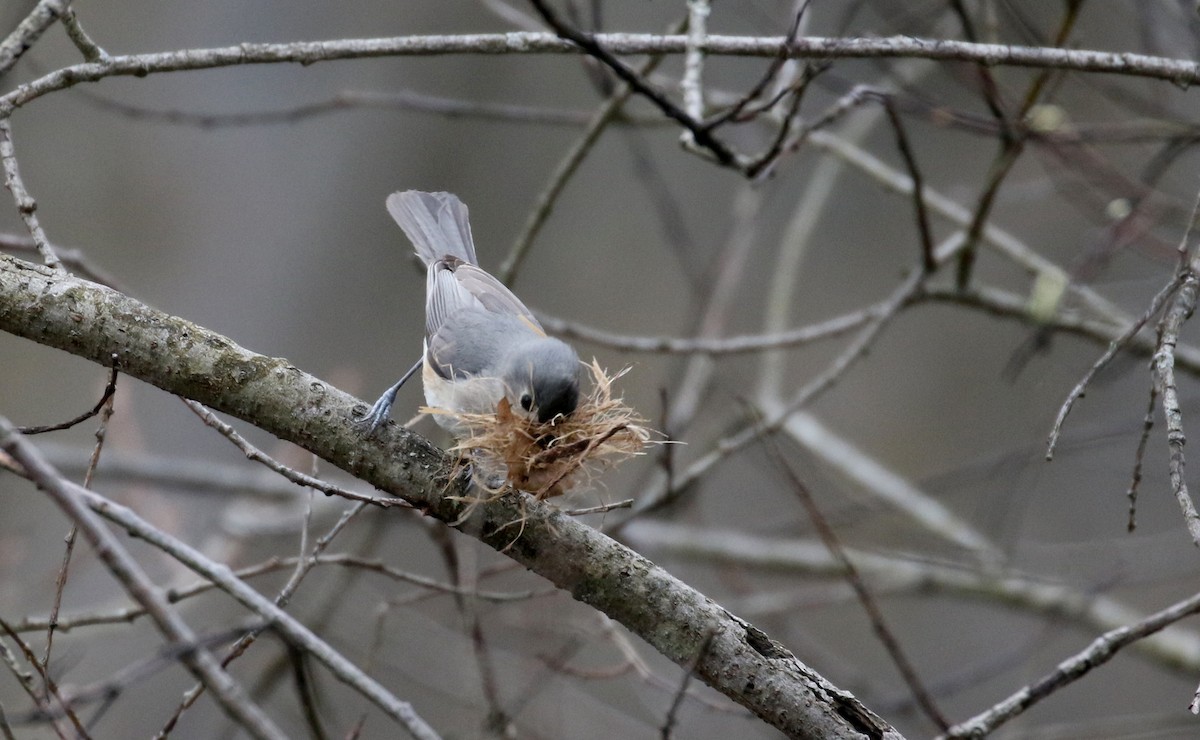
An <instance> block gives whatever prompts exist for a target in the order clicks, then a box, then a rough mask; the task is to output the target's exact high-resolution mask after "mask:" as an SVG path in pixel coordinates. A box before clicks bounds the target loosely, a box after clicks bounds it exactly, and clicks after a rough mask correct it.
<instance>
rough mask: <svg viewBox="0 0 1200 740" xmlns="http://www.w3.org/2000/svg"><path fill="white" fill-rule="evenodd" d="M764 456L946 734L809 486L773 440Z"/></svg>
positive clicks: (910, 687) (922, 704)
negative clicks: (784, 478) (781, 476)
mask: <svg viewBox="0 0 1200 740" xmlns="http://www.w3.org/2000/svg"><path fill="white" fill-rule="evenodd" d="M767 452H768V453H769V454H770V456H771V458H772V459H773V460H774V462H775V467H776V468H777V469H778V470H780V471H782V472H783V474H784V475H785V476H787V479H788V483H789V484H790V486H791V489H792V491H793V492H794V493H795V494H796V497H797V498H799V499H800V503H801V505H803V506H804V510H805V512H807V514H808V518H809V521H811V522H812V523H813V526H814V527H815V528H816V530H817V534H818V535H819V536H820V538H821V542H822V543H823V544H824V545H825V547H826V548H828V550H829V554H830V555H832V556H833V559H834V560H836V561H837V562H838V563H839V564H841V566H842V569H843V573H844V575H845V578H846V582H847V583H848V584H850V588H852V589H853V590H854V595H855V596H856V597H857V598H858V601H859V603H860V604H861V605H862V608H863V612H864V613H865V614H866V616H867V619H868V621H870V623H871V628H872V629H873V630H874V632H875V635H876V637H878V638H879V642H880V643H882V644H883V647H884V649H885V650H887V653H888V656H889V657H890V658H891V659H892V663H893V664H894V665H895V666H896V670H898V671H900V677H901V678H903V679H904V683H905V684H906V685H907V686H908V690H909V691H910V692H912V695H913V698H914V699H916V702H917V705H918V706H920V707H921V710H922V711H924V712H925V715H926V716H927V717H929V719H930V720H932V721H933V723H934V724H935V725H936V726H937V728H938V729H939V730H945V729H946V728H947V727H949V726H950V723H949V722H947V721H946V718H945V716H944V715H943V714H942V711H941V710H940V709H938V706H937V704H935V703H934V701H933V696H932V695H931V694H930V693H929V690H928V689H927V688H925V684H924V682H923V681H921V677H920V675H918V674H917V669H916V667H915V666H914V665H913V664H912V661H911V660H909V658H908V654H907V653H905V651H904V648H903V647H901V646H900V641H899V640H898V639H896V635H895V633H893V632H892V629H891V627H889V626H888V623H887V619H886V618H885V617H884V616H883V610H882V609H880V608H879V602H877V601H876V600H875V597H874V596H873V595H872V594H871V591H870V589H868V588H867V584H866V583H864V582H863V579H862V576H861V575H859V572H858V569H857V568H855V567H854V561H853V560H851V559H850V557H849V556H848V555H846V550H845V548H843V547H842V543H841V542H840V541H839V540H838V536H837V533H836V532H834V531H833V527H831V526H829V522H828V521H827V520H826V519H825V515H824V514H823V513H822V512H821V508H820V507H819V506H817V501H816V499H814V498H813V495H812V492H811V491H809V490H808V486H807V485H806V484H805V483H804V481H803V480H801V479H800V476H799V475H797V474H796V471H795V470H792V466H791V465H790V464H789V463H788V461H787V458H786V457H785V456H784V455H783V452H782V451H781V450H780V449H779V446H778V445H777V444H775V443H774V440H770V441H769V443H768V444H767Z"/></svg>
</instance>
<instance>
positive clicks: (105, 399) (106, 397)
mask: <svg viewBox="0 0 1200 740" xmlns="http://www.w3.org/2000/svg"><path fill="white" fill-rule="evenodd" d="M120 371H121V369H120V365H119V362H118V358H117V355H115V354H114V355H113V357H112V370H111V372H110V373H109V375H108V384H107V385H105V386H104V392H103V393H101V394H100V400H99V401H97V402H96V405H95V406H93V407H92V408H91V410H89V411H85V412H83V413H82V414H80V415H79V416H76V417H75V418H74V419H70V420H68V421H64V422H61V423H59V424H50V425H47V426H35V427H17V431H18V432H20V433H21V434H24V435H26V436H31V435H34V434H45V433H46V432H60V431H62V430H63V429H70V428H71V427H73V426H75V425H76V424H80V423H82V422H85V421H87V420H88V419H90V418H92V417H93V416H95V415H96V414H98V413H100V412H101V411H102V410H104V409H109V411H110V412H111V409H112V405H111V404H110V403H109V401H111V400H112V397H113V394H114V393H116V392H117V375H118V374H119V373H120Z"/></svg>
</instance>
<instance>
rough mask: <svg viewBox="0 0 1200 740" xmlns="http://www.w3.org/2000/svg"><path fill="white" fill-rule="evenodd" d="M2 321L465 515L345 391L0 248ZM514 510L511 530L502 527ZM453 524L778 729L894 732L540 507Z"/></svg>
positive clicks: (414, 454)
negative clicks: (368, 428)
mask: <svg viewBox="0 0 1200 740" xmlns="http://www.w3.org/2000/svg"><path fill="white" fill-rule="evenodd" d="M0 330H4V331H7V332H10V333H12V334H16V335H18V336H22V337H25V338H27V339H31V340H33V341H36V342H38V343H40V344H44V345H46V346H50V347H57V348H58V349H62V350H65V351H68V352H71V353H72V354H75V355H79V356H80V357H85V358H87V359H90V360H92V361H94V362H98V363H102V364H105V365H106V366H107V364H108V363H110V362H111V356H112V355H113V353H116V354H118V355H119V357H120V363H121V368H122V371H123V372H124V373H125V374H127V375H130V376H132V377H135V378H139V379H141V380H143V381H145V382H147V383H150V384H152V385H155V386H158V387H159V388H161V389H163V390H165V391H168V392H170V393H176V394H179V395H182V396H185V397H188V398H192V399H194V400H196V401H199V402H201V403H203V404H205V405H207V406H209V407H211V408H213V409H216V410H218V411H221V412H224V413H227V414H230V415H232V416H236V417H238V418H240V419H243V420H246V421H248V422H250V423H252V424H255V425H256V426H258V427H260V428H262V429H264V430H266V431H269V432H271V433H272V434H274V435H276V436H277V437H279V438H281V439H284V440H287V441H290V442H294V443H295V444H298V445H300V446H302V447H304V448H305V449H307V450H309V451H311V452H313V453H314V454H316V455H318V456H320V457H322V458H324V459H325V460H328V461H329V462H331V463H333V464H334V465H337V466H338V467H340V468H342V469H343V470H346V471H348V472H350V473H352V474H353V475H356V476H358V477H359V478H362V479H363V480H365V481H368V482H370V483H372V484H374V485H375V486H377V487H379V488H380V489H382V490H384V491H387V492H389V493H391V494H394V495H397V496H401V497H403V498H405V499H407V500H408V501H409V502H411V503H412V504H413V505H414V506H417V507H419V508H421V509H422V510H424V511H426V512H427V513H428V514H430V515H431V516H434V517H436V518H438V519H440V520H442V521H445V522H457V521H458V520H459V519H460V517H461V515H462V514H463V507H464V506H465V504H464V502H463V501H462V500H461V499H458V498H457V497H460V496H462V495H463V494H465V493H467V491H466V490H465V488H464V482H463V481H461V480H459V479H455V478H453V477H452V472H451V471H452V465H451V461H450V460H449V459H448V458H447V456H446V455H445V453H443V452H442V451H441V450H440V449H438V448H436V447H434V446H433V445H431V444H430V443H429V442H427V441H426V440H425V439H423V438H421V437H419V436H417V435H415V434H412V433H411V432H408V431H407V430H404V429H402V428H400V427H398V426H396V425H388V426H386V427H384V428H382V429H380V430H379V433H378V434H376V435H375V437H373V438H370V439H368V438H366V437H364V435H362V434H361V432H360V431H359V430H358V429H357V427H356V426H355V425H354V423H353V418H352V414H353V412H354V411H355V410H358V411H359V412H361V411H362V410H363V409H364V406H363V404H362V403H361V402H360V401H358V400H357V399H355V398H353V397H352V396H350V395H348V394H346V393H343V392H342V391H339V390H338V389H336V388H333V387H331V386H329V385H328V384H326V383H324V382H322V381H321V380H319V379H317V378H315V377H313V376H311V375H308V374H307V373H304V372H303V371H301V370H300V369H298V368H296V367H294V366H292V365H291V364H289V363H288V361H287V360H285V359H282V358H272V357H264V356H262V355H258V354H255V353H253V352H250V351H248V350H246V349H243V348H242V347H239V346H238V345H236V344H234V343H233V342H232V341H230V340H229V339H227V338H225V337H223V336H221V335H219V334H216V333H214V332H211V331H209V330H207V329H204V328H203V327H200V326H197V325H195V324H193V323H191V322H188V321H186V320H184V319H181V318H178V317H174V316H170V315H168V314H165V313H162V312H159V311H156V310H154V309H152V308H150V307H148V306H146V305H144V304H142V303H140V302H138V301H136V300H134V299H132V298H130V297H129V296H126V295H124V294H122V293H119V292H117V291H114V290H112V289H109V288H105V287H103V286H100V285H96V284H94V283H90V282H87V281H85V280H81V279H79V278H75V277H70V276H56V275H55V274H54V273H53V272H51V271H50V270H48V269H47V268H44V267H41V266H38V265H33V264H30V263H28V262H23V261H21V260H17V259H14V258H12V257H7V256H3V255H0ZM456 499H457V500H456ZM522 517H523V518H524V519H525V523H524V527H523V531H522V532H521V534H520V536H519V537H517V534H516V531H517V529H518V528H516V527H512V526H509V525H510V524H511V523H512V522H513V521H515V520H517V519H519V518H522ZM455 526H457V527H458V528H459V529H461V530H463V531H466V532H467V533H469V534H471V535H472V536H474V537H477V538H478V539H480V540H481V541H483V542H485V543H486V544H488V545H490V546H492V547H494V548H496V549H497V550H503V551H504V552H505V553H506V554H507V555H508V556H509V557H512V558H513V559H515V560H517V561H518V562H520V563H522V564H523V565H525V566H526V567H528V568H529V569H530V570H532V571H534V572H535V573H538V574H539V575H541V576H543V577H544V578H546V579H548V580H550V581H551V582H552V583H554V584H555V585H556V586H558V587H559V588H562V589H564V590H566V591H568V592H570V593H571V595H572V596H574V597H575V598H576V599H578V600H579V601H582V602H584V603H586V604H590V605H591V606H593V607H595V608H596V609H599V610H600V611H602V612H604V613H605V614H607V615H609V616H610V617H612V618H613V619H615V620H617V621H618V622H620V623H621V624H623V625H624V626H625V627H627V628H628V629H629V630H630V631H631V632H633V633H634V634H637V635H639V636H640V637H642V638H643V639H644V640H646V641H647V642H648V643H650V644H651V645H652V646H653V647H654V648H655V649H657V650H658V651H659V652H661V653H663V654H664V655H666V656H668V657H669V658H671V659H672V660H674V661H675V662H677V663H679V664H680V665H689V664H690V663H691V662H692V661H696V665H695V671H696V675H697V676H699V677H700V678H701V679H702V680H704V681H705V682H706V683H708V684H709V685H710V686H712V687H714V688H716V689H717V690H719V691H721V692H723V693H724V694H726V695H727V696H729V697H730V698H732V699H734V700H735V701H737V702H738V703H740V704H742V705H743V706H745V707H747V708H748V709H749V710H750V711H752V712H754V713H755V714H756V715H757V716H759V717H760V718H762V719H763V720H764V721H766V722H768V723H770V724H772V725H773V726H775V727H777V728H779V729H780V730H782V731H783V732H785V733H787V734H788V735H790V736H793V737H813V736H815V737H847V738H848V737H872V738H898V737H899V734H898V733H897V732H896V731H895V730H893V729H892V728H891V727H890V726H889V725H888V724H887V723H886V722H884V721H883V720H882V719H880V718H879V717H878V716H876V715H875V714H874V713H872V712H871V711H870V710H868V709H867V708H866V707H864V706H863V705H862V704H861V703H860V702H859V701H858V700H857V699H855V698H854V696H852V695H851V694H849V693H847V692H845V691H842V690H840V689H838V688H837V687H836V686H834V685H832V684H831V683H829V682H828V681H826V680H825V679H824V678H823V677H822V676H820V675H819V674H818V673H816V672H815V671H813V670H812V669H811V668H809V667H808V666H806V665H804V664H803V663H802V662H801V661H799V660H798V659H797V658H796V657H795V656H794V655H792V654H791V653H790V652H789V651H788V650H786V649H785V648H784V647H782V646H781V645H779V644H778V643H775V642H773V641H772V640H771V639H770V638H769V637H768V636H767V635H765V634H764V633H763V632H761V631H760V630H758V629H756V628H755V627H754V626H753V625H750V624H749V623H747V622H745V621H743V620H741V619H739V618H738V617H736V616H734V615H732V614H730V613H729V612H727V611H725V610H724V609H723V608H721V607H720V606H719V605H718V604H716V603H714V602H712V601H711V600H709V599H708V598H706V597H705V596H704V595H703V594H701V593H699V592H697V591H695V590H694V589H692V588H690V587H688V586H687V585H685V584H684V583H682V582H680V581H679V580H678V579H676V578H674V577H673V576H671V575H670V574H669V573H667V572H666V571H664V570H662V569H661V568H658V567H657V566H655V565H654V564H653V563H651V562H650V561H649V560H647V559H646V558H644V557H642V556H640V555H638V554H637V553H635V552H633V551H631V550H629V549H628V548H626V547H624V546H623V545H621V544H619V543H617V542H616V541H614V540H612V539H610V538H608V537H606V536H605V535H603V534H601V533H600V532H597V531H596V530H594V529H592V528H591V527H588V526H586V525H583V524H581V523H579V522H576V521H574V520H572V519H570V518H569V517H566V516H564V515H562V514H561V513H560V512H558V510H557V509H555V508H554V507H552V506H547V505H545V504H543V503H541V502H536V501H532V500H528V499H526V500H523V501H519V500H517V499H516V498H515V497H513V496H507V497H503V498H501V499H499V500H497V501H495V502H492V503H489V504H485V505H482V506H479V507H477V508H476V510H475V511H474V512H473V513H472V514H471V515H470V516H469V517H467V518H466V520H465V522H462V523H460V524H457V525H455ZM514 540H515V541H514ZM710 636H711V638H712V639H711V643H709V644H708V647H707V649H704V650H702V649H701V648H702V646H704V645H705V642H706V640H708V639H709V637H710ZM698 655H699V656H701V657H700V658H699V659H698V660H697V657H696V656H698Z"/></svg>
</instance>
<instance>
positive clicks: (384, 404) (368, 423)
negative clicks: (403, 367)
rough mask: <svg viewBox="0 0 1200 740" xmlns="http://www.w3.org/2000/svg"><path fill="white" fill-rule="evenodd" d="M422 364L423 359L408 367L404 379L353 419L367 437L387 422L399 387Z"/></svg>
mask: <svg viewBox="0 0 1200 740" xmlns="http://www.w3.org/2000/svg"><path fill="white" fill-rule="evenodd" d="M423 362H424V358H422V359H419V360H417V362H416V364H414V365H413V366H412V367H410V368H409V369H408V372H406V373H404V377H402V378H400V380H398V381H396V384H395V385H393V386H392V387H391V388H388V389H387V390H386V391H384V392H383V395H382V396H380V397H379V400H378V401H376V402H375V403H374V405H372V406H371V409H370V410H369V411H367V413H366V414H365V415H364V416H360V417H357V418H355V420H354V423H355V424H358V425H359V426H362V427H366V428H367V434H368V435H371V434H374V433H375V430H376V429H378V428H379V427H381V426H383V423H384V422H385V421H387V418H388V415H389V414H390V413H391V412H392V404H393V403H395V402H396V394H397V393H398V392H399V391H400V386H402V385H404V384H405V383H406V382H408V379H409V378H411V377H412V376H413V374H414V373H416V372H417V370H419V369H421V364H422V363H423Z"/></svg>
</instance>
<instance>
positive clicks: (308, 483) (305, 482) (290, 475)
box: [180, 398, 408, 509]
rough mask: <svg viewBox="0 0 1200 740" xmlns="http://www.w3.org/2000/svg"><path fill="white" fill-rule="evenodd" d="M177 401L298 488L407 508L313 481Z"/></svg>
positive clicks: (212, 418)
mask: <svg viewBox="0 0 1200 740" xmlns="http://www.w3.org/2000/svg"><path fill="white" fill-rule="evenodd" d="M180 400H181V401H183V403H184V405H186V406H187V407H188V408H189V409H191V411H192V413H194V414H195V415H196V416H199V417H200V419H201V421H203V422H204V424H205V425H206V426H209V427H212V428H213V429H216V430H217V431H218V432H220V433H221V436H223V437H225V438H226V439H228V440H229V441H230V442H232V443H233V445H234V446H235V447H237V448H238V449H239V450H241V451H242V453H243V454H244V455H245V456H246V459H247V460H253V461H254V462H257V463H261V464H262V465H265V466H266V467H267V468H268V469H270V470H273V471H275V472H276V473H278V474H280V475H282V476H283V477H284V478H287V479H288V480H290V481H291V482H293V483H295V484H296V485H298V486H304V487H306V488H312V489H314V490H317V491H320V492H321V493H323V494H325V495H326V496H338V497H339V498H344V499H347V500H350V501H358V502H359V503H364V504H371V505H373V506H378V507H380V508H382V509H387V508H390V507H392V506H408V502H406V501H405V500H404V499H397V498H380V497H378V496H370V495H367V494H362V493H356V492H355V491H351V490H349V489H346V488H342V487H341V486H335V485H333V484H332V483H326V482H325V481H323V480H321V479H320V478H314V477H313V476H311V475H306V474H304V473H301V472H300V471H299V470H296V469H295V468H290V467H288V466H287V465H284V464H283V463H281V462H279V461H278V460H276V459H275V458H273V457H271V456H270V455H268V454H266V453H265V452H263V451H262V450H260V449H258V448H257V447H255V446H254V445H252V444H250V442H249V441H248V440H247V439H246V438H245V437H243V436H242V435H240V434H238V433H237V430H235V429H234V428H233V427H232V426H230V425H228V424H226V423H225V422H223V421H221V420H220V419H218V418H217V416H216V414H214V413H213V412H211V411H209V410H208V409H206V408H205V407H204V405H203V404H200V403H196V402H195V401H192V400H191V399H188V398H180Z"/></svg>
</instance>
